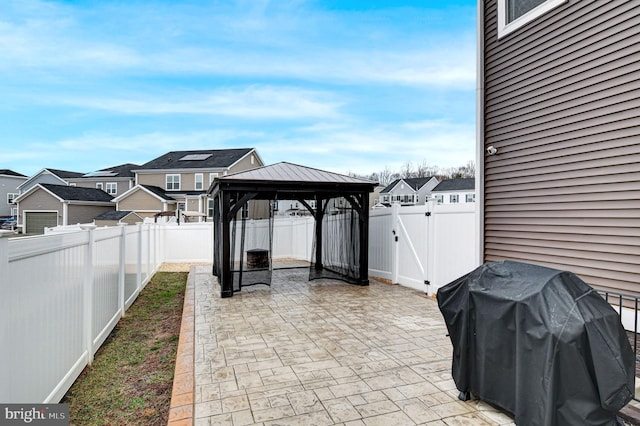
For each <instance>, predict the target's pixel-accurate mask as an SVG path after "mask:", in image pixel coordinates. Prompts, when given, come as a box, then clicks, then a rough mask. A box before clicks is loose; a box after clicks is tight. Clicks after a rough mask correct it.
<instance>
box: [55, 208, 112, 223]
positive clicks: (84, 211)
mask: <svg viewBox="0 0 640 426" xmlns="http://www.w3.org/2000/svg"><path fill="white" fill-rule="evenodd" d="M115 208H116V207H115V204H114V205H111V206H106V205H105V206H91V205H79V204H69V207H68V208H67V215H68V217H67V224H68V225H73V224H76V223H92V222H93V218H94V217H96V216H98V215H99V214H101V213H104V212H106V211H108V210H115Z"/></svg>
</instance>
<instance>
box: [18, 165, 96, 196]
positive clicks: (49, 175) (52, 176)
mask: <svg viewBox="0 0 640 426" xmlns="http://www.w3.org/2000/svg"><path fill="white" fill-rule="evenodd" d="M83 174H84V173H78V172H69V171H66V170H57V169H42V170H40V171H39V172H38V173H36V174H34V175H33V176H31V177H29V178H28V179H27V180H26V181H24V182H23V183H22V184H20V186H18V193H20V194H23V193H25V192H27V191H28V190H29V189H31V188H32V187H34V186H36V185H37V184H39V183H48V184H52V185H72V184H70V183H69V179H73V178H80V177H82V175H83Z"/></svg>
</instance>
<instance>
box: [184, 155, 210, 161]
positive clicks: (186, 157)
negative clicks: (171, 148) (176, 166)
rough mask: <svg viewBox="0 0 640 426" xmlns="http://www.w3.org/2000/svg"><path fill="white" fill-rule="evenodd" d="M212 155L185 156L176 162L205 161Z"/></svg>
mask: <svg viewBox="0 0 640 426" xmlns="http://www.w3.org/2000/svg"><path fill="white" fill-rule="evenodd" d="M211 155H212V154H187V155H185V156H184V157H182V158H181V159H179V160H178V161H194V160H195V161H198V160H206V159H207V158H209V157H211Z"/></svg>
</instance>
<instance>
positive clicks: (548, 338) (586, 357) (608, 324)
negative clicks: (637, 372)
mask: <svg viewBox="0 0 640 426" xmlns="http://www.w3.org/2000/svg"><path fill="white" fill-rule="evenodd" d="M437 298H438V306H439V307H440V311H441V312H442V315H443V316H444V319H445V322H446V324H447V329H448V331H449V335H450V337H451V342H452V344H453V351H454V352H453V366H452V375H453V379H454V381H455V383H456V386H457V388H458V390H460V391H461V392H463V393H469V392H470V393H472V394H473V395H475V396H477V397H479V398H480V399H482V400H485V401H487V402H489V403H492V404H494V405H496V406H498V407H501V408H503V409H504V410H506V411H508V412H510V413H512V414H513V415H514V416H515V420H516V423H517V424H518V426H523V425H537V426H539V425H545V426H560V425H583V426H591V425H616V424H618V420H617V417H616V413H617V412H618V411H619V410H620V409H621V408H622V407H623V406H624V405H625V404H626V403H628V402H629V401H630V400H631V398H632V397H633V392H634V354H633V351H632V350H631V347H630V345H629V341H628V339H627V336H626V333H625V330H624V329H623V327H622V325H621V323H620V319H619V316H618V314H617V313H616V311H615V310H614V309H613V308H612V307H611V306H609V305H608V304H607V303H606V302H605V300H604V299H603V298H602V297H600V295H599V294H598V293H597V292H596V291H595V290H594V289H592V288H591V287H589V286H588V285H587V284H586V283H584V282H583V281H582V280H581V279H580V278H578V277H577V276H576V275H574V274H573V273H570V272H566V271H559V270H555V269H550V268H545V267H541V266H536V265H530V264H525V263H519V262H512V261H503V262H495V263H487V264H485V265H482V266H480V267H479V268H477V269H476V270H474V271H473V272H471V273H469V274H467V275H466V276H464V277H461V278H459V279H458V280H456V281H454V282H452V283H450V284H448V285H447V286H445V287H442V288H441V289H440V290H439V291H438V295H437Z"/></svg>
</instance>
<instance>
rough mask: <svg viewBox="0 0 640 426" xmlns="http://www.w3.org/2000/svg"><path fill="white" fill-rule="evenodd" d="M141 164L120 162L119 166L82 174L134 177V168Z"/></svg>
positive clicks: (86, 176)
mask: <svg viewBox="0 0 640 426" xmlns="http://www.w3.org/2000/svg"><path fill="white" fill-rule="evenodd" d="M138 167H140V166H138V165H137V164H132V163H127V164H120V165H119V166H113V167H107V168H105V169H100V170H97V171H95V172H91V173H86V174H84V175H82V177H84V178H93V177H131V178H132V177H134V176H135V175H134V173H133V172H132V170H133V169H136V168H138Z"/></svg>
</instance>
